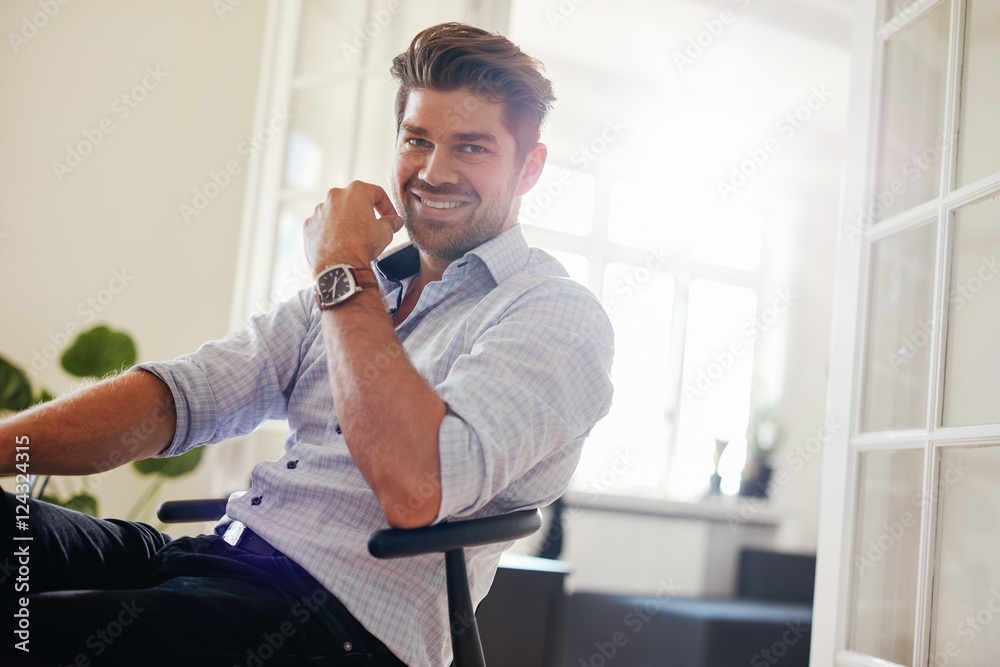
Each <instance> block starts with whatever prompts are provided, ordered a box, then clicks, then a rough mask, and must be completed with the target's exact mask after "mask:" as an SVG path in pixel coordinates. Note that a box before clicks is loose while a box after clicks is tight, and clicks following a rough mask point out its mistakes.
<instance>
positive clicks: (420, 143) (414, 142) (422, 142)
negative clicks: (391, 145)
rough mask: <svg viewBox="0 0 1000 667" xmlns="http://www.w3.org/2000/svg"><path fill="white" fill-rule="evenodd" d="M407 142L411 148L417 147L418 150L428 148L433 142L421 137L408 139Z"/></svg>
mask: <svg viewBox="0 0 1000 667" xmlns="http://www.w3.org/2000/svg"><path fill="white" fill-rule="evenodd" d="M406 142H407V143H408V144H410V145H411V146H416V147H418V148H428V147H429V146H430V145H431V142H429V141H427V140H426V139H420V138H419V137H411V138H410V139H407V140H406Z"/></svg>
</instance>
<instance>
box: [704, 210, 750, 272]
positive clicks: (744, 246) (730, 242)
mask: <svg viewBox="0 0 1000 667" xmlns="http://www.w3.org/2000/svg"><path fill="white" fill-rule="evenodd" d="M760 243H761V220H760V216H758V215H753V214H751V215H739V216H738V215H732V214H731V213H730V214H729V215H725V214H722V215H719V216H718V217H715V218H713V219H703V220H700V221H698V223H697V225H696V229H695V230H694V256H695V257H696V258H697V259H700V260H702V261H703V262H711V263H712V264H719V265H721V266H729V267H732V268H734V269H746V270H747V271H753V270H755V269H756V268H757V267H758V266H759V265H760Z"/></svg>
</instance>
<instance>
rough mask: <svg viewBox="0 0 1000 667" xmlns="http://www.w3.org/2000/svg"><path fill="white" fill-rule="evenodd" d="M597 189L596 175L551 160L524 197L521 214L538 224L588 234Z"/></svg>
mask: <svg viewBox="0 0 1000 667" xmlns="http://www.w3.org/2000/svg"><path fill="white" fill-rule="evenodd" d="M594 193H595V186H594V177H593V176H591V175H590V174H584V173H583V172H580V171H574V170H572V169H565V168H563V167H559V166H556V165H554V164H551V163H549V164H546V165H545V169H544V170H543V171H542V177H541V178H540V179H539V180H538V183H536V184H535V187H533V188H532V189H531V190H530V191H529V192H528V193H527V194H525V195H524V196H523V197H522V198H521V210H520V211H519V213H518V217H519V218H520V221H521V222H522V223H525V224H529V225H535V226H536V227H543V228H545V229H551V230H553V231H557V232H566V233H568V234H579V235H586V234H589V233H590V228H591V226H592V224H593V220H594Z"/></svg>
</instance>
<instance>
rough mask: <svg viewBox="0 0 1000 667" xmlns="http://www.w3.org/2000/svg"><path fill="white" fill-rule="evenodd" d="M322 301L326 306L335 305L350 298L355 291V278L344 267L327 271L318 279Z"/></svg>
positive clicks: (336, 267)
mask: <svg viewBox="0 0 1000 667" xmlns="http://www.w3.org/2000/svg"><path fill="white" fill-rule="evenodd" d="M316 284H317V286H318V287H319V295H320V299H321V300H322V302H323V303H325V304H333V303H337V302H338V301H340V300H342V299H344V298H346V297H348V296H350V295H351V294H353V293H354V292H355V291H357V290H356V289H355V286H354V276H352V275H351V273H350V272H349V271H348V270H347V269H346V268H344V267H340V266H335V267H332V268H330V269H327V270H326V271H324V272H323V273H321V274H320V275H319V277H318V278H317V279H316Z"/></svg>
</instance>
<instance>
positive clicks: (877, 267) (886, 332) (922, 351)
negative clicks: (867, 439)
mask: <svg viewBox="0 0 1000 667" xmlns="http://www.w3.org/2000/svg"><path fill="white" fill-rule="evenodd" d="M934 229H935V228H934V225H929V224H928V225H921V226H920V227H917V228H916V229H912V230H909V231H906V232H902V233H900V234H896V235H895V236H891V237H889V238H887V239H884V240H882V241H879V242H877V243H876V244H875V246H874V247H873V248H872V288H871V289H872V297H871V304H870V308H869V315H868V318H869V322H868V326H869V332H868V346H867V350H866V354H867V359H866V361H865V384H864V399H863V400H864V409H863V410H862V415H861V420H862V421H861V430H863V431H882V430H890V429H901V428H920V427H923V426H924V418H925V415H926V414H927V376H928V369H929V368H930V342H931V332H932V331H933V330H934V328H935V326H936V324H935V321H934V320H935V318H934V317H933V316H932V314H931V308H932V303H931V297H932V295H933V287H934Z"/></svg>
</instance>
